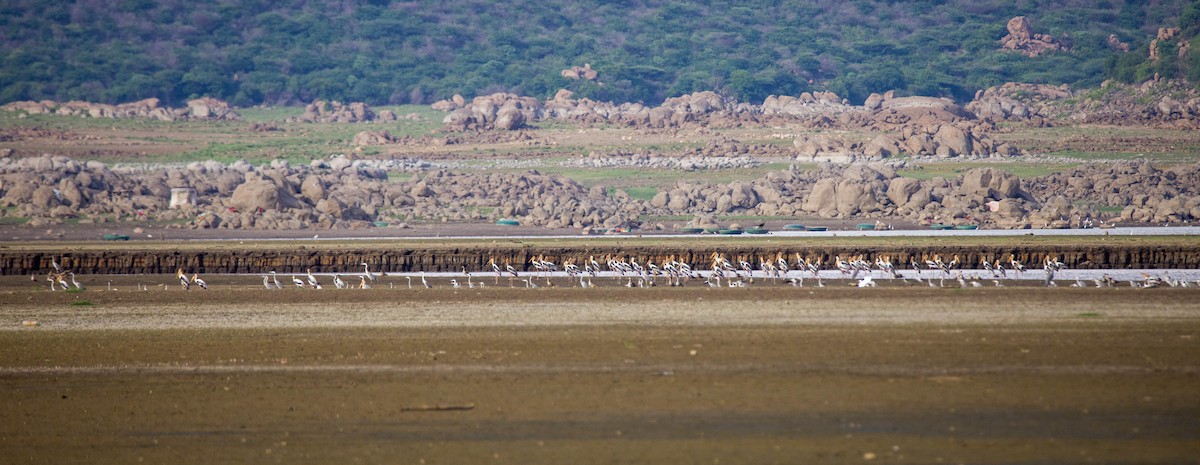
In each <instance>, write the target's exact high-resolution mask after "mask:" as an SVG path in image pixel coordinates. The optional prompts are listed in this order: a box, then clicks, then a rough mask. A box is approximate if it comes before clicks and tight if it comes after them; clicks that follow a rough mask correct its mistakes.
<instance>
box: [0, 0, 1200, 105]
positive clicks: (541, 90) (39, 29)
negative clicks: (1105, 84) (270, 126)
mask: <svg viewBox="0 0 1200 465" xmlns="http://www.w3.org/2000/svg"><path fill="white" fill-rule="evenodd" d="M1198 3H1200V2H1196V1H1194V0H1193V1H1187V0H1161V1H1155V2H1144V1H1122V0H1099V1H1094V0H1058V1H1047V0H1021V1H997V0H981V1H976V0H914V1H895V0H852V1H840V0H837V1H835V0H808V1H790V0H750V1H725V0H707V1H705V0H701V1H690V2H668V1H654V0H646V1H638V0H625V1H595V0H583V1H563V0H539V1H516V2H489V1H482V0H460V1H449V2H442V1H427V0H416V1H408V2H399V1H387V0H374V1H342V0H338V1H334V0H311V1H300V0H292V1H279V2H268V1H263V0H238V1H229V0H222V1H214V2H192V1H184V0H163V1H156V0H113V1H97V0H76V1H63V2H48V1H45V0H40V1H39V0H6V1H5V2H3V3H2V4H0V41H3V46H2V47H0V103H4V102H10V101H15V100H30V99H53V100H60V101H66V100H72V99H79V100H88V101H95V102H109V103H117V102H128V101H133V100H138V99H142V98H147V97H157V98H159V99H161V100H163V101H164V103H166V104H168V105H181V104H182V102H183V101H185V100H186V99H188V98H191V97H195V96H201V95H208V96H213V97H217V98H222V99H225V100H228V101H230V102H231V103H233V104H235V105H239V106H249V105H254V104H259V103H268V104H281V103H297V102H308V101H311V100H313V99H317V98H324V99H338V100H343V101H364V102H367V103H371V104H399V103H429V102H432V101H434V100H437V99H441V98H446V97H449V96H450V95H453V94H455V93H461V94H463V95H465V96H468V97H470V96H473V95H479V94H486V93H492V92H496V91H510V92H515V93H520V94H525V95H533V96H537V97H548V96H551V95H553V93H554V92H555V91H556V90H558V89H560V88H568V89H571V90H574V91H576V93H577V95H579V96H586V97H592V98H595V99H603V100H615V101H644V102H647V103H656V102H658V101H661V100H662V99H664V98H666V97H671V96H675V95H681V94H684V93H689V92H693V91H699V90H717V91H719V92H722V93H725V94H727V95H730V96H734V97H737V98H739V99H742V100H744V101H752V102H760V101H761V100H762V98H764V97H765V96H767V95H769V94H790V95H796V94H798V93H800V92H803V91H806V90H810V89H828V90H832V91H834V92H837V93H838V94H839V95H842V96H845V97H848V98H850V99H851V100H852V101H856V102H857V101H861V100H862V99H863V98H865V97H866V95H867V94H868V93H870V92H876V91H885V90H888V89H898V90H899V91H900V92H901V93H902V94H920V95H945V96H951V97H954V98H957V99H959V100H964V99H969V98H970V97H971V95H972V94H973V93H974V92H975V90H977V89H979V88H983V87H986V86H990V85H994V84H998V83H1002V82H1005V81H1013V80H1015V81H1026V82H1042V83H1052V84H1057V83H1064V82H1065V83H1070V84H1072V85H1076V86H1092V85H1096V84H1099V83H1100V82H1101V81H1102V80H1104V79H1106V78H1107V77H1110V76H1114V75H1116V76H1120V77H1123V78H1124V79H1125V80H1132V79H1136V78H1138V77H1145V76H1144V75H1145V74H1147V73H1146V72H1143V73H1142V74H1141V75H1139V74H1138V72H1137V68H1138V67H1139V66H1141V67H1143V68H1146V67H1147V66H1146V65H1143V63H1142V61H1144V58H1145V51H1146V50H1147V44H1148V43H1149V41H1150V39H1151V38H1153V36H1154V34H1155V31H1156V30H1157V28H1158V27H1162V26H1175V25H1177V24H1178V23H1179V21H1180V16H1181V15H1184V14H1185V13H1187V11H1185V10H1188V11H1190V10H1196V9H1197V7H1196V4H1198ZM1189 5H1190V6H1189ZM1189 9H1190V10H1189ZM1017 15H1025V16H1027V17H1029V18H1030V19H1031V21H1032V22H1033V26H1034V28H1035V32H1039V33H1046V34H1052V35H1054V36H1055V37H1063V36H1064V35H1065V36H1066V37H1067V38H1068V40H1069V41H1070V42H1071V43H1073V49H1072V51H1070V52H1056V53H1050V54H1046V55H1042V56H1038V57H1035V58H1029V57H1026V56H1023V55H1021V54H1018V53H1014V52H1007V51H999V50H997V40H998V39H1000V38H1001V37H1003V36H1004V35H1005V34H1006V33H1007V32H1006V30H1005V23H1006V22H1007V21H1008V20H1009V19H1010V18H1012V17H1013V16H1017ZM1185 16H1186V15H1185ZM1193 29H1194V28H1193ZM1110 34H1116V35H1117V36H1118V37H1119V38H1120V39H1121V40H1123V41H1125V42H1128V43H1130V44H1131V45H1132V46H1133V47H1132V48H1133V51H1132V52H1130V53H1129V54H1126V55H1121V54H1119V53H1118V52H1114V51H1113V50H1112V49H1110V48H1109V47H1108V45H1107V44H1106V40H1107V38H1108V36H1109V35H1110ZM1193 35H1194V32H1193ZM1197 55H1200V53H1193V54H1192V57H1196V56H1197ZM584 63H590V64H591V66H592V67H593V68H594V69H596V70H597V71H598V72H599V78H598V79H597V80H596V81H587V80H568V79H566V78H564V77H562V76H561V75H560V72H561V71H562V70H563V69H565V68H569V67H571V66H577V65H583V64H584ZM1156 66H1166V65H1163V64H1159V65H1156ZM1173 66H1176V67H1180V66H1182V67H1183V68H1184V71H1182V72H1183V73H1184V74H1187V73H1186V71H1187V69H1186V68H1187V66H1191V65H1189V64H1188V63H1183V64H1178V63H1175V64H1173ZM1122 73H1123V74H1122Z"/></svg>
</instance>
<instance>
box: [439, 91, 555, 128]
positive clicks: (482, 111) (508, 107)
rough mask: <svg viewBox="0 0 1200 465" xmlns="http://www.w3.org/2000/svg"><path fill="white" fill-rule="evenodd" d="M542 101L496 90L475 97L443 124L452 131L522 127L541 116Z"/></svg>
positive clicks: (455, 111) (448, 116) (447, 117)
mask: <svg viewBox="0 0 1200 465" xmlns="http://www.w3.org/2000/svg"><path fill="white" fill-rule="evenodd" d="M542 115H543V109H542V104H541V102H538V100H537V99H535V98H533V97H521V96H518V95H515V94H507V93H497V94H492V95H487V96H480V97H475V98H474V99H473V100H472V101H471V103H469V104H465V105H463V106H461V107H459V108H457V109H455V110H454V111H452V112H450V114H449V115H446V118H445V119H443V120H442V123H444V124H445V125H446V127H448V128H451V129H455V130H460V131H464V130H490V129H498V130H506V131H512V130H516V129H520V128H523V127H525V123H526V122H528V121H536V120H538V119H541V117H542Z"/></svg>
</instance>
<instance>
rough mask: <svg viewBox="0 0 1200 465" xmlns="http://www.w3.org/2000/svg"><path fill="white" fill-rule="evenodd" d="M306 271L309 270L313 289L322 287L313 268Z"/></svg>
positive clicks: (309, 279) (309, 281)
mask: <svg viewBox="0 0 1200 465" xmlns="http://www.w3.org/2000/svg"><path fill="white" fill-rule="evenodd" d="M306 271H307V272H308V285H309V286H311V287H312V288H313V289H320V288H321V283H320V282H317V277H316V276H313V274H312V268H309V269H307V270H306Z"/></svg>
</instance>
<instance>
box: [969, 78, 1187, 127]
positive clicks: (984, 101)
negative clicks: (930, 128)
mask: <svg viewBox="0 0 1200 465" xmlns="http://www.w3.org/2000/svg"><path fill="white" fill-rule="evenodd" d="M966 108H967V109H968V110H971V111H972V112H975V114H977V115H979V117H980V118H983V119H985V120H987V121H1025V122H1027V124H1030V125H1035V126H1050V125H1057V124H1062V123H1070V124H1080V123H1084V124H1112V125H1119V126H1153V127H1168V128H1181V129H1185V128H1186V129H1191V128H1200V92H1197V91H1196V89H1195V88H1194V87H1193V86H1190V85H1188V84H1187V83H1186V82H1183V81H1172V80H1161V81H1146V82H1145V83H1143V84H1141V85H1136V86H1135V85H1126V84H1121V83H1117V82H1112V81H1105V82H1104V83H1103V84H1101V87H1100V88H1099V89H1095V90H1092V91H1089V92H1072V91H1071V90H1070V88H1068V87H1067V86H1066V85H1065V84H1064V85H1061V86H1048V85H1038V84H1022V83H1012V82H1010V83H1006V84H1003V85H1000V86H995V87H990V88H987V89H985V90H983V91H980V92H978V93H976V97H975V100H973V101H971V102H970V103H968V104H967V105H966Z"/></svg>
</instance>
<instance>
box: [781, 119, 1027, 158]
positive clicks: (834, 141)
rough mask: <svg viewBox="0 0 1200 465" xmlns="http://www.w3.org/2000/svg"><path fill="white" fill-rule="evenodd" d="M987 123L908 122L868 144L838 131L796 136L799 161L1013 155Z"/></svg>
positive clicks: (1020, 152) (1013, 150)
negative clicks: (912, 123)
mask: <svg viewBox="0 0 1200 465" xmlns="http://www.w3.org/2000/svg"><path fill="white" fill-rule="evenodd" d="M986 127H987V126H984V125H979V124H974V123H971V122H969V121H964V122H960V123H944V124H933V125H927V126H926V125H915V124H914V125H907V126H902V127H900V128H899V130H898V131H897V132H893V133H884V134H879V135H876V136H875V137H874V138H873V139H871V141H869V142H867V143H862V142H858V141H855V140H852V139H848V138H847V137H848V136H843V135H836V134H815V135H811V136H801V137H798V138H796V139H795V141H794V142H793V144H794V145H795V147H796V160H797V161H805V162H813V161H831V162H837V163H846V162H853V161H862V160H877V159H882V158H888V157H893V156H896V155H899V154H902V153H903V154H908V155H910V156H914V157H937V158H956V157H973V158H986V157H1012V156H1018V155H1022V154H1023V152H1022V151H1021V150H1019V149H1017V148H1016V147H1014V146H1012V145H1009V144H1006V143H1002V142H999V141H996V140H994V139H992V137H991V136H990V135H988V131H987V130H986V129H985V128H986Z"/></svg>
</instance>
